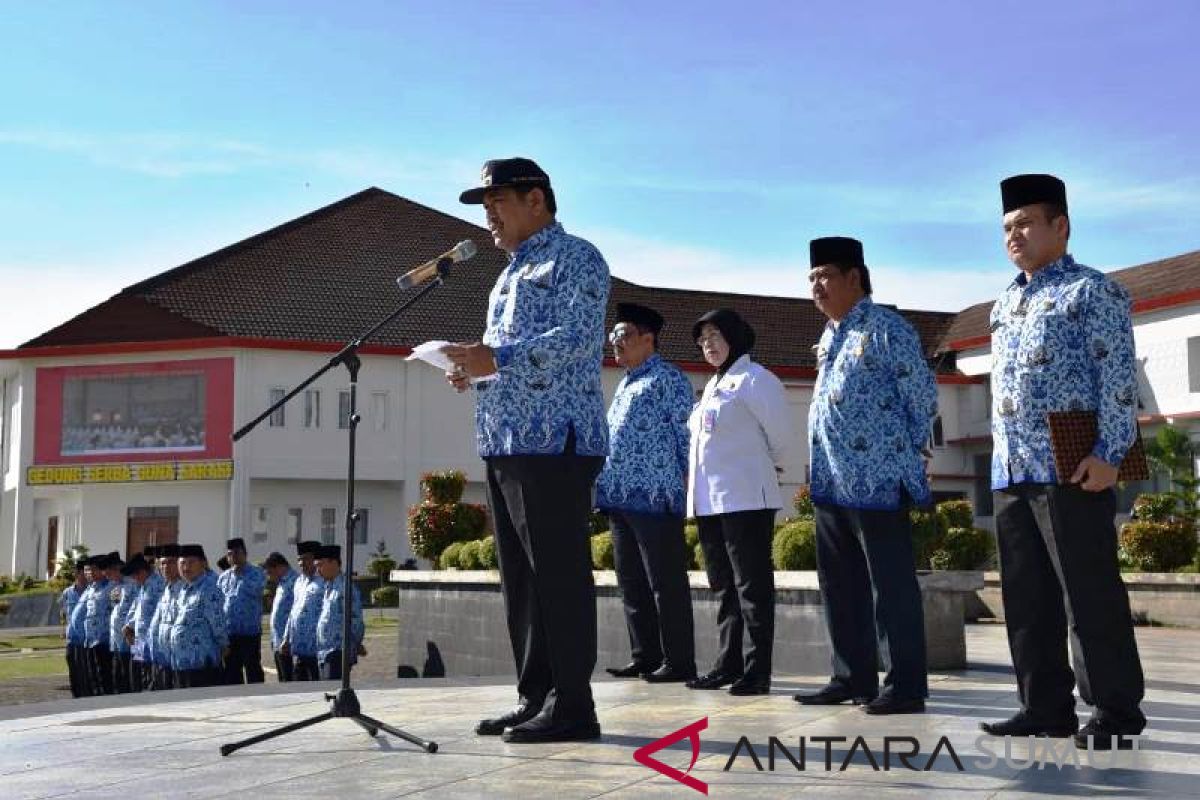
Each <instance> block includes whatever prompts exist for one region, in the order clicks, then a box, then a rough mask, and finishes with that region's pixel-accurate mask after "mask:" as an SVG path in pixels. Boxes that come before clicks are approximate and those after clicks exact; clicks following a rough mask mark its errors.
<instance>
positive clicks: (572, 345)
mask: <svg viewBox="0 0 1200 800" xmlns="http://www.w3.org/2000/svg"><path fill="white" fill-rule="evenodd" d="M608 289H609V276H608V265H607V264H606V263H605V262H604V258H603V256H601V255H600V252H599V251H598V250H596V248H595V247H593V246H592V245H591V244H590V243H588V242H586V241H584V240H583V239H580V238H577V237H575V236H570V235H568V234H567V233H566V232H565V231H564V230H563V228H562V226H561V225H560V224H558V223H557V222H554V223H551V224H549V225H547V226H546V227H544V228H542V229H541V230H540V231H538V232H537V233H535V234H534V235H533V236H531V237H529V238H528V239H527V240H525V241H524V242H523V243H522V244H521V246H520V247H519V248H518V249H517V251H516V252H515V253H513V254H512V257H511V259H510V261H509V264H508V266H507V267H505V269H504V271H503V272H501V273H500V277H499V278H498V279H497V280H496V285H495V286H494V287H493V288H492V293H491V295H490V296H489V298H488V316H487V320H488V323H487V331H486V332H485V333H484V336H483V343H484V344H486V345H488V346H489V347H491V348H492V349H493V351H494V352H495V356H496V364H497V366H498V367H499V372H498V377H497V379H496V380H492V381H485V382H481V383H479V384H477V385H476V389H477V402H476V407H475V420H476V425H475V430H476V439H477V443H478V447H479V454H480V455H481V456H484V457H487V456H507V455H538V454H554V453H562V452H563V450H564V445H565V444H566V440H567V435H568V432H569V431H570V430H572V429H573V430H574V431H575V437H576V439H575V452H576V453H578V454H579V455H584V456H606V455H608V426H607V425H606V424H605V419H604V395H603V392H602V390H601V386H600V367H601V361H602V359H603V356H604V309H605V306H606V304H607V303H608Z"/></svg>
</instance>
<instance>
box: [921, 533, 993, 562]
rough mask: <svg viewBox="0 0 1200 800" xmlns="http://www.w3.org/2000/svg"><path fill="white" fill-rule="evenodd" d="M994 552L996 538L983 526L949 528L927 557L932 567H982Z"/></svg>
mask: <svg viewBox="0 0 1200 800" xmlns="http://www.w3.org/2000/svg"><path fill="white" fill-rule="evenodd" d="M995 552H996V540H995V538H994V537H993V536H992V534H991V532H990V531H986V530H984V529H983V528H951V529H950V530H948V531H946V536H945V537H944V538H943V539H942V542H941V546H940V547H939V548H938V549H937V550H934V551H933V555H931V556H930V557H929V566H930V567H932V568H933V569H956V570H974V569H982V568H983V567H985V566H986V565H987V563H988V561H989V560H990V559H991V557H992V554H993V553H995Z"/></svg>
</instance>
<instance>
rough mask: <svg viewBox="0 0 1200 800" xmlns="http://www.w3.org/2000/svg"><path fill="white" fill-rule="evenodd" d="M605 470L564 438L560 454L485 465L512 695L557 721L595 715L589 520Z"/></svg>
mask: <svg viewBox="0 0 1200 800" xmlns="http://www.w3.org/2000/svg"><path fill="white" fill-rule="evenodd" d="M602 466H604V459H603V458H602V457H598V456H580V455H576V454H575V452H574V443H573V442H572V441H571V439H568V442H567V448H566V452H564V453H563V454H561V455H519V456H494V457H491V458H488V459H487V479H488V500H489V503H490V505H491V507H492V516H493V519H494V520H495V525H496V556H497V561H498V562H499V567H500V588H501V591H502V592H503V594H504V609H505V614H506V616H507V621H508V635H509V639H510V641H511V644H512V651H513V657H514V659H515V661H516V666H517V692H518V693H519V694H520V696H521V698H522V701H523V702H526V703H529V704H532V706H533V707H534V708H537V707H539V706H540V707H541V709H542V713H543V714H548V715H550V716H551V717H552V719H554V720H555V721H562V722H567V721H571V722H579V721H586V720H589V719H593V718H594V716H595V712H596V708H595V703H594V701H593V699H592V686H591V676H592V670H593V669H594V668H595V666H596V587H595V584H594V583H593V581H592V553H591V546H590V542H589V539H588V513H589V511H590V510H591V505H592V485H593V484H594V483H595V481H596V476H597V475H598V474H599V473H600V468H601V467H602Z"/></svg>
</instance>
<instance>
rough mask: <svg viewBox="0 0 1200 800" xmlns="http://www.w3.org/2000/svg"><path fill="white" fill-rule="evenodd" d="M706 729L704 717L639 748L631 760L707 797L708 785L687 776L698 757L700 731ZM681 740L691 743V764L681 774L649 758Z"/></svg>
mask: <svg viewBox="0 0 1200 800" xmlns="http://www.w3.org/2000/svg"><path fill="white" fill-rule="evenodd" d="M707 727H708V717H705V718H704V719H698V720H696V721H695V722H693V723H692V724H691V725H685V726H684V727H682V728H680V729H679V730H677V731H675V732H674V733H669V734H667V735H666V736H664V737H663V738H661V739H659V740H658V741H657V742H651V743H650V744H648V745H645V746H644V747H639V748H638V749H637V750H634V751H633V760H634V761H636V762H638V763H639V764H641V765H642V766H643V767H649V768H650V769H652V770H654V771H655V772H660V773H662V774H663V775H666V776H667V777H668V778H670V779H671V780H673V781H678V782H679V783H682V784H683V785H684V786H688V787H691V788H692V789H695V790H696V791H697V792H700V793H701V794H704V795H707V794H708V784H707V783H705V782H704V781H701V780H697V779H696V778H693V777H692V776H691V775H688V773H689V772H691V771H692V767H694V766H696V759H698V758H699V757H700V731H702V730H704V729H705V728H707ZM683 739H688V740H690V741H691V743H692V763H690V764H688V768H687V769H686V770H684V771H683V772H680V771H679V770H677V769H675V768H674V767H668V766H667V765H666V764H664V763H662V762H661V761H659V760H658V759H657V758H652V757H651V755H650V754H651V753H657V752H658V751H659V750H662V749H663V748H664V747H670V746H671V745H673V744H675V743H676V742H678V741H682V740H683Z"/></svg>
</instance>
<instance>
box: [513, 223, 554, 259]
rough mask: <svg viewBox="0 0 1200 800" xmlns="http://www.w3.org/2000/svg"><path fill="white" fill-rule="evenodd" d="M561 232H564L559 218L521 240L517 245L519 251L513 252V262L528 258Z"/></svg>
mask: <svg viewBox="0 0 1200 800" xmlns="http://www.w3.org/2000/svg"><path fill="white" fill-rule="evenodd" d="M561 233H563V226H562V224H561V223H559V222H558V221H557V220H556V221H554V222H551V223H550V224H548V225H546V226H545V227H544V228H542V229H540V230H539V231H538V232H537V233H535V234H533V236H530V237H529V238H528V239H526V240H525V241H523V242H521V244H520V246H518V247H517V252H515V253H513V254H512V262H511V263H513V264H520V263H521V262H522V261H525V260H526V259H528V258H529V257H530V255H531V254H532V253H533V252H534V251H535V250H537V248H539V247H541V246H542V245H544V244H546V243H548V242H549V241H550V240H551V239H553V238H555V237H556V236H558V235H559V234H561Z"/></svg>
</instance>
